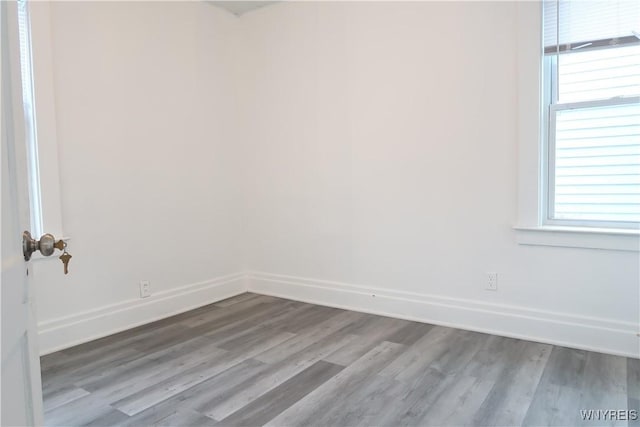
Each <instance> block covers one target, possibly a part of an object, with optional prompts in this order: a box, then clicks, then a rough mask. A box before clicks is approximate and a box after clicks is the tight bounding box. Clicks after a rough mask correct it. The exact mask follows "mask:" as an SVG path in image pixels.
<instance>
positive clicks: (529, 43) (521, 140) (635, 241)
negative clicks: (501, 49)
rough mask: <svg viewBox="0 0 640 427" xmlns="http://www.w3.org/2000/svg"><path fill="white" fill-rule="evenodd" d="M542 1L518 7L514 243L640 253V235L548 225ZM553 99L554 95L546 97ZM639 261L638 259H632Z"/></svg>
mask: <svg viewBox="0 0 640 427" xmlns="http://www.w3.org/2000/svg"><path fill="white" fill-rule="evenodd" d="M542 10H543V2H542V0H534V1H530V2H517V3H516V20H517V23H516V24H517V25H516V63H517V70H518V72H517V81H516V86H517V87H516V91H517V110H516V114H517V133H516V135H515V137H516V142H517V202H516V204H517V212H516V218H515V224H514V225H513V227H512V229H513V231H514V240H515V243H517V244H519V245H525V246H546V247H562V248H577V249H580V250H605V251H626V252H640V230H638V229H619V228H598V227H577V226H553V225H550V224H545V223H544V218H545V216H546V212H547V211H546V210H545V209H546V202H544V194H546V193H545V191H546V190H545V189H544V186H545V185H546V182H545V181H546V180H545V179H544V177H545V176H546V169H545V168H546V164H547V162H546V158H547V153H546V144H545V143H544V134H543V129H544V125H545V123H544V122H545V121H546V120H547V119H548V117H547V114H546V113H545V110H546V107H545V105H547V102H546V101H547V99H544V98H543V95H544V94H543V90H542V88H543V86H542V84H543V81H544V78H545V76H544V74H545V73H546V72H549V70H548V67H545V64H544V61H543V59H544V58H545V56H544V43H543V37H542V25H543V20H542ZM547 96H550V93H549V94H547ZM633 256H636V255H633Z"/></svg>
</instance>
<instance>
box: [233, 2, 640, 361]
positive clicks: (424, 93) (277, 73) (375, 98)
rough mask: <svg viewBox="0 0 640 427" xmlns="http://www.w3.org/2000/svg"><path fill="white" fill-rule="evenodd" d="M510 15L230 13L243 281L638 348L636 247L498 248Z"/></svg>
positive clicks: (431, 7)
mask: <svg viewBox="0 0 640 427" xmlns="http://www.w3.org/2000/svg"><path fill="white" fill-rule="evenodd" d="M516 12H517V10H516V4H515V3H512V2H496V3H488V2H468V3H462V2H443V3H436V2H413V3H392V2H380V3H373V2H372V3H360V2H354V3H343V4H340V3H336V2H327V3H286V4H283V3H281V4H277V5H275V6H271V7H268V8H265V9H262V10H259V11H256V12H255V13H252V14H248V15H247V16H245V17H243V18H242V19H241V23H242V31H243V34H244V35H245V37H246V45H247V48H248V55H247V57H248V58H250V64H249V66H248V67H247V69H248V70H252V72H250V73H247V76H246V79H247V80H246V84H247V87H246V94H245V101H246V105H247V109H248V110H247V112H246V114H247V117H246V118H245V120H247V122H248V123H249V124H250V125H251V126H250V132H251V133H250V134H249V135H248V136H247V137H248V138H249V144H250V147H251V150H250V153H251V156H250V157H249V159H250V160H249V170H250V175H249V177H250V178H249V181H250V196H249V200H251V209H250V210H249V212H250V214H251V215H250V217H249V225H248V233H247V235H248V236H250V237H251V240H250V246H249V253H248V257H249V258H248V259H249V266H250V268H251V269H252V270H255V271H257V272H259V273H256V274H254V277H253V280H252V284H251V289H253V290H255V291H258V292H266V293H272V294H275V295H283V296H293V297H296V298H298V299H304V300H308V301H315V302H322V303H326V304H332V305H338V306H344V307H352V308H358V309H362V310H367V311H377V312H385V313H389V314H392V315H398V316H404V317H408V318H415V319H422V320H427V321H435V322H438V323H443V324H453V325H458V326H462V327H467V328H471V329H479V330H488V331H494V332H497V333H503V334H506V335H512V336H522V337H526V338H532V339H539V340H544V341H547V342H558V343H562V344H568V345H573V346H578V347H583V348H593V349H600V350H604V351H612V352H618V353H621V354H636V355H638V354H640V350H639V347H638V338H637V336H636V332H638V321H639V312H640V310H639V301H640V294H639V286H638V277H639V260H638V253H637V252H622V251H620V252H618V251H604V250H587V249H568V248H549V247H533V246H521V245H518V244H517V243H516V242H515V236H514V231H513V230H512V226H513V225H515V224H516V222H517V218H516V211H517V191H516V184H517V169H516V163H517V152H516V149H517V107H518V104H517V102H518V92H517V88H518V87H517V77H518V75H517V46H516V42H517V28H516ZM534 54H535V52H534ZM532 119H534V120H535V118H532ZM488 271H495V272H498V274H499V290H498V291H497V292H489V291H486V290H484V286H485V283H486V276H485V273H486V272H488ZM325 281H331V283H327V282H325ZM333 282H338V283H333ZM353 285H358V286H360V287H354V286H353ZM381 293H383V294H384V295H380V294H381ZM372 294H377V297H378V300H377V301H374V300H373V299H372V297H371V295H372ZM380 297H382V301H380V299H381V298H380ZM399 301H400V302H399ZM402 301H404V302H402ZM416 301H422V302H421V303H420V304H418V306H414V305H415V304H413V305H412V303H414V302H416Z"/></svg>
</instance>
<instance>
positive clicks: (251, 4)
mask: <svg viewBox="0 0 640 427" xmlns="http://www.w3.org/2000/svg"><path fill="white" fill-rule="evenodd" d="M210 3H211V4H214V5H216V6H218V7H221V8H223V9H226V10H228V11H229V12H231V13H233V14H234V15H236V16H240V15H242V14H244V13H247V12H250V11H252V10H255V9H259V8H261V7H264V6H268V5H270V4H273V3H277V2H275V1H211V2H210Z"/></svg>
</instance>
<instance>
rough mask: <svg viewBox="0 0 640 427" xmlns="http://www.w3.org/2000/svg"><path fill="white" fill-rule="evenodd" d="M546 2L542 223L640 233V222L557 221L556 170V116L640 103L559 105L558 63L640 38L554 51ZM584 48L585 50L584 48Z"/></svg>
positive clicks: (635, 99)
mask: <svg viewBox="0 0 640 427" xmlns="http://www.w3.org/2000/svg"><path fill="white" fill-rule="evenodd" d="M543 9H544V1H540V18H539V28H540V38H541V49H540V55H541V58H542V59H541V61H540V62H541V67H542V75H541V78H542V81H541V82H540V93H541V96H540V98H541V104H542V105H541V107H542V110H543V111H542V120H541V123H540V125H541V135H542V138H541V139H542V141H541V144H542V147H541V153H542V161H541V164H540V175H541V177H540V182H541V184H542V185H541V194H540V202H539V205H540V220H539V224H540V225H542V226H560V227H579V228H587V229H588V228H591V227H593V228H602V229H613V230H622V231H624V230H632V231H634V230H640V221H637V222H636V221H633V222H630V221H606V220H585V219H569V218H566V219H565V218H562V219H559V218H555V217H554V213H555V209H554V208H555V198H556V194H555V193H556V192H555V170H556V115H557V112H558V111H563V110H571V109H580V108H592V107H602V106H617V105H625V104H633V103H640V96H617V97H613V98H608V99H593V100H588V101H576V102H568V103H559V102H558V98H559V96H558V93H559V88H558V81H557V77H558V59H559V56H560V55H570V54H572V52H575V53H578V52H584V51H590V50H608V49H616V48H621V47H624V46H630V45H637V44H640V40H639V38H637V37H635V36H624V37H618V38H615V39H600V40H587V41H581V42H577V43H571V44H563V45H558V46H556V48H555V49H552V48H550V47H548V46H544V42H543V41H542V40H544V30H543V29H544V12H543ZM583 47H584V48H583Z"/></svg>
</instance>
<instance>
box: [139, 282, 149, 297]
mask: <svg viewBox="0 0 640 427" xmlns="http://www.w3.org/2000/svg"><path fill="white" fill-rule="evenodd" d="M150 296H151V283H149V281H148V280H143V281H141V282H140V298H148V297H150Z"/></svg>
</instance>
